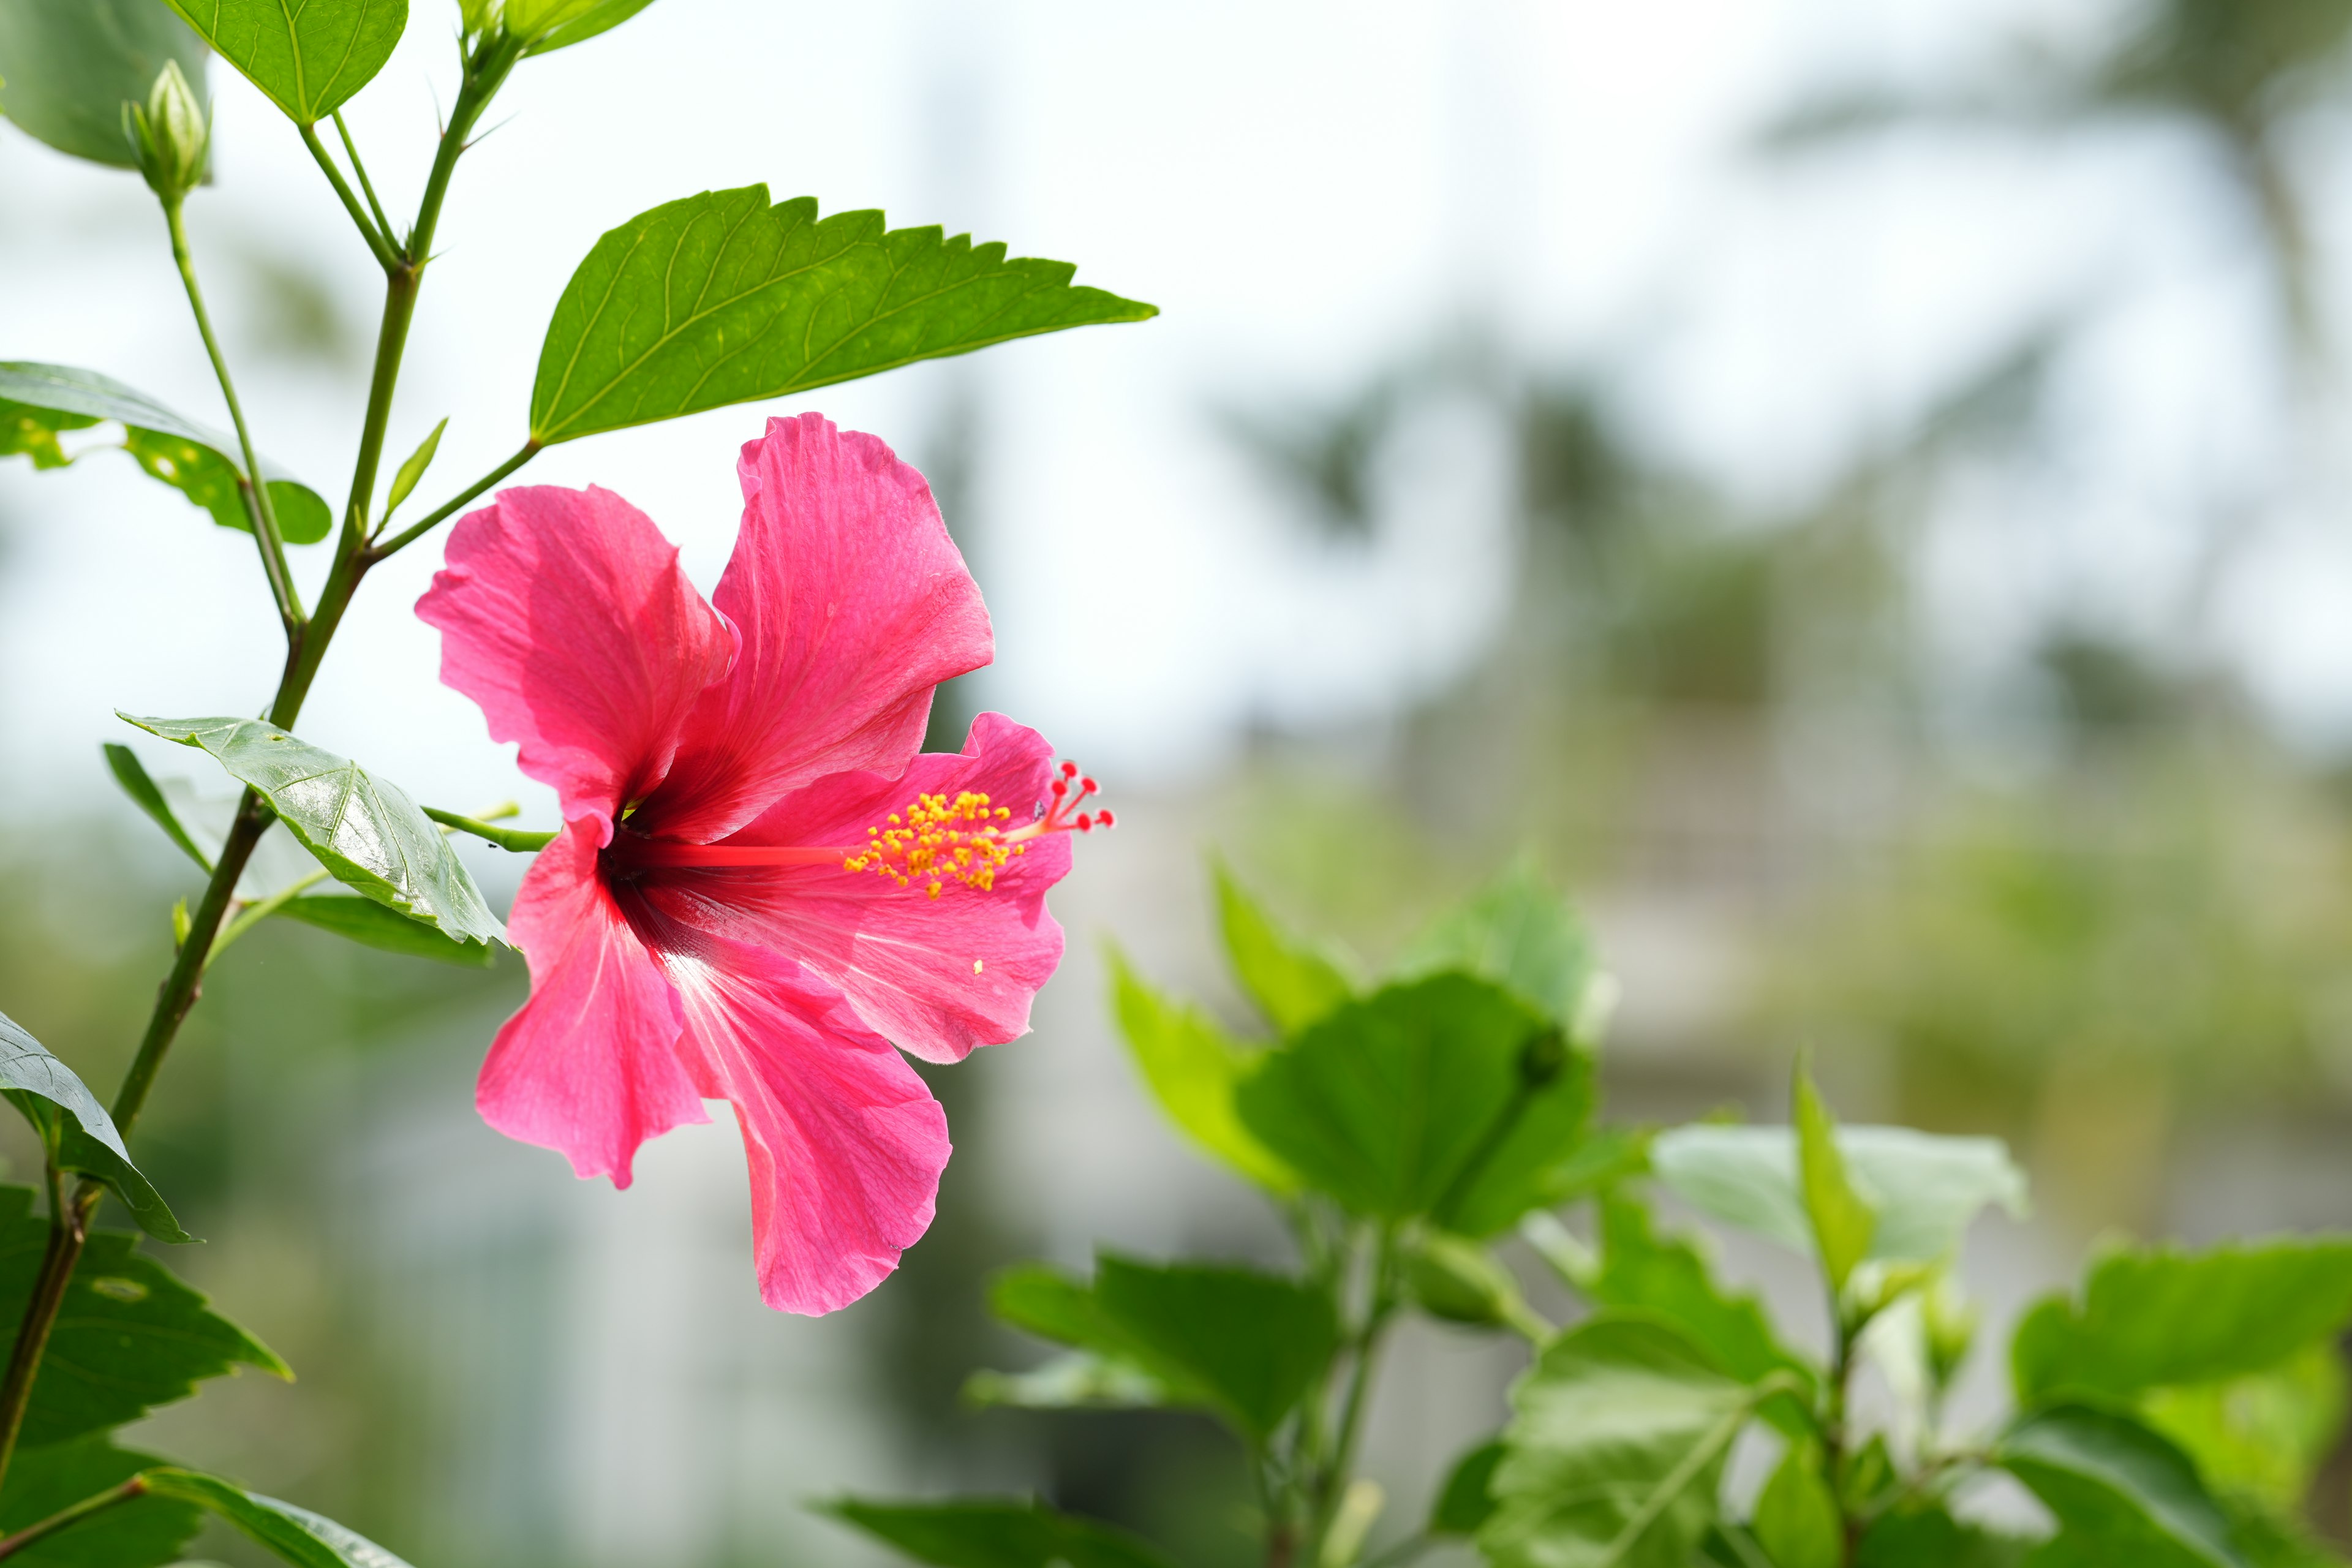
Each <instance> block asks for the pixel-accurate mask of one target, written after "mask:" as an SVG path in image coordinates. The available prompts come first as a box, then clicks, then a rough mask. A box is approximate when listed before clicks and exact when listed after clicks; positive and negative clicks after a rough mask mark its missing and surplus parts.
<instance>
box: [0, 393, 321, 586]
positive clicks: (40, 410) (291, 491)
mask: <svg viewBox="0 0 2352 1568" xmlns="http://www.w3.org/2000/svg"><path fill="white" fill-rule="evenodd" d="M109 419H110V420H113V421H115V422H116V423H118V424H120V425H121V426H122V427H123V441H122V449H123V450H124V451H127V452H129V453H130V454H131V457H132V458H134V459H135V460H136V461H137V462H138V464H139V466H140V467H141V468H144V469H146V470H147V472H148V473H149V474H150V475H152V477H154V478H155V479H161V480H163V483H165V484H167V485H170V486H171V487H172V488H173V489H176V490H178V491H179V492H180V493H181V494H183V495H184V496H186V497H187V498H188V500H190V501H192V502H194V504H195V505H197V506H200V507H202V508H204V509H205V510H206V511H208V512H210V513H212V516H213V521H215V522H217V523H219V524H220V525H221V526H222V527H223V528H237V529H243V530H245V531H247V532H248V533H250V532H251V531H253V523H252V520H251V519H249V518H248V517H247V515H246V510H245V501H244V499H243V497H242V495H241V494H240V493H239V490H238V488H237V487H238V485H239V483H240V482H241V480H242V478H243V476H244V473H245V469H244V467H243V465H242V463H241V461H240V459H239V458H238V457H237V456H236V452H237V444H236V439H235V437H228V436H223V435H220V434H218V433H217V432H215V431H212V430H207V429H205V427H204V426H201V425H198V424H196V423H195V422H194V421H193V420H190V419H184V418H182V417H181V416H179V415H178V414H175V413H173V411H172V410H171V409H169V408H166V407H164V406H163V405H162V404H160V403H158V402H156V401H155V400H154V399H153V398H152V397H149V396H148V395H146V394H144V393H142V392H140V391H137V390H135V389H134V388H131V387H128V386H125V385H123V384H122V383H121V382H119V381H116V380H115V379H114V378H113V377H111V376H106V375H100V374H99V373H98V372H96V371H94V370H81V369H79V368H77V367H75V366H72V365H63V364H42V363H37V362H36V361H32V360H10V361H0V458H5V457H9V456H12V455H23V456H27V457H30V458H32V459H33V466H34V467H35V468H63V467H65V466H66V465H67V464H68V463H69V462H71V461H73V459H72V458H69V457H68V456H67V455H66V452H65V449H64V448H63V447H61V446H59V445H58V431H60V430H82V429H88V428H89V426H92V425H95V424H98V423H99V422H100V421H101V420H109ZM269 500H270V503H271V504H272V506H274V507H275V508H276V510H277V513H278V531H279V532H280V533H282V534H284V535H285V536H286V542H287V543H289V544H315V543H317V542H319V541H320V540H322V539H324V538H326V537H327V534H328V532H329V531H331V529H332V527H333V525H334V518H333V514H332V513H331V512H330V511H329V510H327V503H326V501H325V500H321V499H320V496H319V493H318V492H317V491H316V490H313V489H310V487H309V486H307V485H304V484H300V483H299V482H297V481H296V480H293V479H286V478H283V477H281V476H278V475H274V474H273V475H272V476H271V478H270V479H269Z"/></svg>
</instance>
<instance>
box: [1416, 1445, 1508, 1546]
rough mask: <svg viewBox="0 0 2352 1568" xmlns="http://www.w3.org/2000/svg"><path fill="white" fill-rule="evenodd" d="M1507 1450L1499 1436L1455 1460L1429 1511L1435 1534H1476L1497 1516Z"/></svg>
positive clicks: (1430, 1527)
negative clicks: (1497, 1486)
mask: <svg viewBox="0 0 2352 1568" xmlns="http://www.w3.org/2000/svg"><path fill="white" fill-rule="evenodd" d="M1506 1451H1507V1450H1506V1449H1505V1448H1504V1447H1503V1440H1502V1439H1501V1438H1500V1437H1496V1438H1495V1439H1493V1440H1491V1441H1489V1442H1485V1443H1481V1444H1479V1445H1478V1446H1477V1447H1475V1448H1473V1449H1471V1450H1470V1451H1469V1452H1468V1453H1466V1454H1465V1455H1463V1456H1462V1457H1461V1458H1458V1459H1456V1460H1454V1468H1452V1469H1450V1470H1448V1471H1446V1472H1445V1484H1444V1486H1442V1487H1440V1488H1438V1489H1437V1501H1436V1502H1435V1503H1433V1504H1432V1505H1431V1507H1430V1510H1429V1533H1430V1534H1432V1535H1463V1536H1469V1535H1475V1534H1477V1533H1478V1531H1480V1529H1482V1528H1483V1527H1484V1526H1485V1525H1486V1521H1488V1520H1490V1519H1492V1518H1494V1517H1495V1493H1494V1483H1495V1470H1496V1467H1497V1466H1499V1465H1501V1464H1502V1462H1503V1455H1504V1453H1505V1452H1506Z"/></svg>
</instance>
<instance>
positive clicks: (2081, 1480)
mask: <svg viewBox="0 0 2352 1568" xmlns="http://www.w3.org/2000/svg"><path fill="white" fill-rule="evenodd" d="M1993 1460H1994V1463H1996V1464H1998V1465H2000V1467H2001V1468H2004V1469H2006V1470H2008V1471H2009V1472H2010V1474H2011V1475H2013V1476H2015V1477H2016V1478H2017V1479H2019V1480H2021V1481H2022V1482H2024V1483H2025V1485H2026V1486H2027V1488H2028V1489H2031V1490H2032V1493H2033V1494H2034V1495H2035V1496H2036V1497H2038V1498H2040V1499H2041V1500H2042V1502H2043V1503H2044V1504H2045V1505H2046V1506H2047V1507H2048V1508H2049V1510H2050V1511H2051V1512H2052V1513H2053V1514H2055V1515H2056V1516H2057V1518H2058V1523H2059V1537H2058V1539H2059V1541H2060V1542H2063V1543H2065V1546H2066V1551H2065V1553H2064V1555H2065V1558H2066V1560H2069V1561H2075V1562H2082V1563H2132V1564H2135V1568H2176V1565H2177V1568H2241V1565H2242V1559H2241V1558H2240V1557H2239V1556H2238V1553H2237V1552H2236V1550H2235V1549H2234V1548H2233V1547H2232V1546H2231V1544H2230V1530H2229V1523H2228V1521H2226V1520H2224V1519H2223V1518H2222V1516H2221V1510H2220V1509H2219V1508H2218V1507H2217V1506H2215V1504H2214V1501H2213V1499H2212V1498H2211V1497H2210V1495H2209V1494H2208V1493H2207V1492H2206V1490H2205V1487H2204V1484H2203V1483H2202V1482H2201V1481H2200V1480H2199V1479H2198V1478H2197V1469H2196V1467H2195V1466H2193V1465H2191V1464H2190V1463H2189V1458H2188V1456H2187V1455H2185V1454H2183V1453H2181V1451H2180V1450H2179V1448H2177V1447H2173V1445H2172V1444H2170V1443H2169V1442H2168V1441H2166V1440H2165V1439H2164V1438H2163V1437H2161V1436H2158V1434H2156V1433H2154V1432H2152V1431H2150V1430H2148V1428H2147V1427H2146V1426H2142V1425H2141V1424H2140V1423H2139V1422H2137V1421H2135V1420H2133V1419H2132V1418H2131V1417H2130V1416H2128V1415H2122V1414H2120V1413H2118V1412H2116V1411H2112V1410H2101V1409H2094V1408H2093V1407H2091V1406H2089V1405H2059V1406H2057V1407H2055V1408H2053V1409H2048V1410H2042V1411H2037V1412H2035V1413H2033V1414H2032V1415H2027V1416H2026V1417H2025V1418H2024V1419H2023V1420H2021V1421H2020V1422H2019V1423H2017V1425H2015V1426H2012V1427H2011V1428H2010V1430H2009V1432H2008V1434H2007V1435H2006V1436H2003V1437H2002V1438H2001V1440H2000V1444H1999V1445H1998V1447H1996V1448H1995V1450H1994V1455H1993Z"/></svg>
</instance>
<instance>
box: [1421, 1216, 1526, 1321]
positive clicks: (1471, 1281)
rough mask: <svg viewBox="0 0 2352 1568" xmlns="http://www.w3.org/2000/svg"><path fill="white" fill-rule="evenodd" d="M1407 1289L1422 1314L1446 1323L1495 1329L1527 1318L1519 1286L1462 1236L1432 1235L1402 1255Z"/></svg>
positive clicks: (1489, 1255) (1505, 1270) (1481, 1249)
mask: <svg viewBox="0 0 2352 1568" xmlns="http://www.w3.org/2000/svg"><path fill="white" fill-rule="evenodd" d="M1404 1279H1405V1286H1406V1288H1407V1289H1410V1290H1411V1291H1412V1299H1413V1300H1415V1301H1417V1302H1419V1303H1420V1305H1421V1309H1422V1310H1423V1311H1424V1312H1427V1313H1428V1314H1429V1315H1430V1316H1431V1317H1433V1318H1440V1319H1443V1320H1444V1321H1446V1322H1449V1323H1470V1324H1475V1325H1477V1326H1478V1327H1481V1328H1494V1327H1497V1326H1500V1325H1504V1324H1508V1323H1513V1322H1515V1321H1518V1320H1520V1319H1522V1318H1524V1316H1525V1315H1526V1313H1527V1310H1528V1308H1527V1303H1526V1302H1524V1301H1523V1300H1520V1298H1519V1287H1518V1281H1517V1280H1515V1279H1512V1278H1511V1272H1510V1270H1509V1269H1507V1268H1504V1267H1503V1266H1502V1265H1501V1264H1499V1263H1497V1262H1496V1261H1495V1259H1494V1258H1493V1256H1492V1255H1491V1254H1489V1253H1488V1252H1487V1250H1486V1248H1485V1247H1480V1246H1478V1245H1477V1244H1476V1243H1475V1242H1471V1241H1465V1240H1464V1239H1462V1238H1461V1237H1455V1236H1446V1235H1444V1234H1441V1233H1432V1234H1430V1235H1427V1236H1424V1237H1421V1239H1420V1241H1419V1243H1418V1245H1416V1246H1414V1247H1412V1250H1411V1251H1410V1252H1408V1253H1407V1254H1406V1256H1405V1264H1404Z"/></svg>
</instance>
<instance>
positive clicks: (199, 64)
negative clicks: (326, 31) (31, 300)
mask: <svg viewBox="0 0 2352 1568" xmlns="http://www.w3.org/2000/svg"><path fill="white" fill-rule="evenodd" d="M167 60H168V61H175V62H177V63H178V65H179V68H180V73H181V74H182V75H183V76H184V77H186V78H187V79H188V81H189V84H190V85H191V86H193V87H194V88H195V89H196V90H197V91H198V92H199V93H201V92H202V91H203V90H204V81H205V47H204V45H203V44H202V43H201V42H199V41H198V39H197V38H196V36H195V35H194V33H191V32H190V31H188V29H187V26H186V25H185V24H184V23H183V22H181V21H180V19H179V18H178V17H176V16H173V15H172V14H171V13H170V12H169V11H166V10H164V9H163V7H162V6H161V5H156V4H155V0H0V116H5V118H7V119H8V120H11V121H15V122H16V125H17V126H18V127H20V128H21V129H22V130H24V131H25V132H26V134H28V135H31V136H34V137H36V138H37V139H39V140H40V141H43V142H47V143H48V144H49V145H50V146H52V147H54V148H56V149H57V150H58V152H60V153H72V154H73V155H74V156H75V157H77V158H88V159H90V160H91V161H93V162H95V163H111V164H113V165H114V166H115V167H117V168H121V169H135V168H137V167H138V166H139V160H138V158H137V156H136V154H134V153H132V152H131V139H130V137H129V136H127V135H126V134H125V133H124V132H123V129H122V106H123V105H124V104H126V103H144V102H146V101H147V90H148V89H149V88H151V87H152V86H153V85H154V82H155V77H156V75H157V73H158V72H160V71H162V70H163V65H164V62H165V61H167ZM5 417H6V416H5V410H0V420H5ZM7 449H8V448H7V447H6V445H5V436H0V452H5V451H6V450H7Z"/></svg>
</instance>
